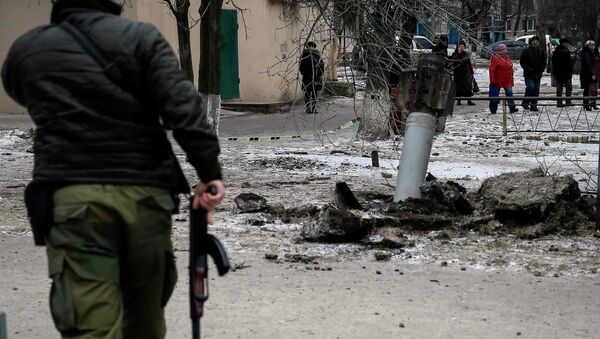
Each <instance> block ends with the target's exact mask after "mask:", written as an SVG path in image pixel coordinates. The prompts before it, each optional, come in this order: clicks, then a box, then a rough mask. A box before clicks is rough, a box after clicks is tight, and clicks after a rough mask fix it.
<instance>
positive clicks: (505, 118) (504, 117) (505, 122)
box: [502, 99, 508, 136]
mask: <svg viewBox="0 0 600 339" xmlns="http://www.w3.org/2000/svg"><path fill="white" fill-rule="evenodd" d="M502 135H504V136H506V135H508V111H507V110H506V99H502Z"/></svg>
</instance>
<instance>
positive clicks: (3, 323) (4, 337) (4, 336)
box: [0, 312, 8, 339]
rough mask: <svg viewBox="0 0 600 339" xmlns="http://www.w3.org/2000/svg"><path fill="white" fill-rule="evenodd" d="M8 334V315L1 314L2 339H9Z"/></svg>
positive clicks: (0, 333)
mask: <svg viewBox="0 0 600 339" xmlns="http://www.w3.org/2000/svg"><path fill="white" fill-rule="evenodd" d="M7 332H8V329H7V326H6V314H5V313H4V312H0V339H8V334H7Z"/></svg>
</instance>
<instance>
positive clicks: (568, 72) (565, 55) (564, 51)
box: [552, 38, 573, 107]
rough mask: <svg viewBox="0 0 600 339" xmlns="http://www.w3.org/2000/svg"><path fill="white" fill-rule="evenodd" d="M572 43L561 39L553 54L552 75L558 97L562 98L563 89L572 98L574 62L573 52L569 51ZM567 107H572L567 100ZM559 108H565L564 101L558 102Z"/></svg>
mask: <svg viewBox="0 0 600 339" xmlns="http://www.w3.org/2000/svg"><path fill="white" fill-rule="evenodd" d="M569 45H570V41H569V39H567V38H562V39H560V45H558V47H556V49H555V50H554V53H552V72H553V73H552V75H553V76H554V79H555V80H556V96H557V97H562V92H563V88H564V89H565V95H566V96H567V97H570V96H571V91H572V90H573V84H572V81H571V78H572V77H573V61H572V58H571V51H569ZM566 103H567V105H571V100H569V99H567V100H566ZM556 106H557V107H564V106H565V105H563V102H562V100H558V102H557V105H556Z"/></svg>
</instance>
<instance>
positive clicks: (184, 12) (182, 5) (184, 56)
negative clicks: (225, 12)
mask: <svg viewBox="0 0 600 339" xmlns="http://www.w3.org/2000/svg"><path fill="white" fill-rule="evenodd" d="M176 6H177V7H176V9H177V13H176V16H175V19H176V21H177V41H178V42H179V62H180V63H181V69H182V70H183V72H184V73H185V74H186V76H187V78H188V79H189V80H190V81H191V82H192V83H193V82H194V67H193V66H192V50H191V47H190V46H191V44H190V23H189V20H188V11H189V8H190V1H189V0H177V2H176Z"/></svg>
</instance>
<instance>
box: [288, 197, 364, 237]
mask: <svg viewBox="0 0 600 339" xmlns="http://www.w3.org/2000/svg"><path fill="white" fill-rule="evenodd" d="M367 232H368V229H367V228H366V227H365V226H364V224H363V223H362V222H361V215H360V214H359V213H357V212H354V211H350V210H340V209H337V208H335V207H333V206H326V207H324V208H323V209H322V210H321V212H320V213H319V217H318V219H317V221H316V222H309V223H307V224H305V225H304V227H302V230H301V232H300V236H301V237H302V238H304V239H305V240H308V241H318V242H329V243H339V242H358V241H360V240H361V239H362V238H363V237H364V236H365V235H366V234H367Z"/></svg>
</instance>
